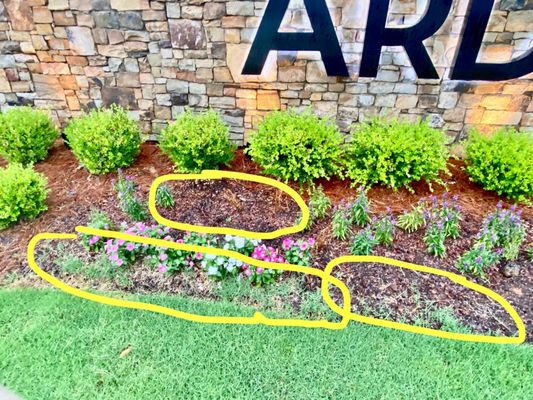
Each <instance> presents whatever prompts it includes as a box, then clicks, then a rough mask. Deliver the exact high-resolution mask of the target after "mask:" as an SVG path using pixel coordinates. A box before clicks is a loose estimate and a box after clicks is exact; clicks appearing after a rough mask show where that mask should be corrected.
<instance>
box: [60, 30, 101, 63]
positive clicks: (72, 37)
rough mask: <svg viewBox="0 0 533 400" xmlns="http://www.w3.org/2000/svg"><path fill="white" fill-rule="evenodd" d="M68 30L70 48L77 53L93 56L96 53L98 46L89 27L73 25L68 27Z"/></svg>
mask: <svg viewBox="0 0 533 400" xmlns="http://www.w3.org/2000/svg"><path fill="white" fill-rule="evenodd" d="M66 30H67V38H68V41H69V45H70V50H72V52H73V53H74V54H75V55H80V56H92V55H94V54H96V47H95V45H94V40H93V37H92V35H91V30H90V29H89V28H86V27H78V26H71V27H67V28H66Z"/></svg>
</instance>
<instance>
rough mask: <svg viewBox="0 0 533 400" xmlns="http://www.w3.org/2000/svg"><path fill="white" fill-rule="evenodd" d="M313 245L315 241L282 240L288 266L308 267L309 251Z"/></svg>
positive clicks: (310, 239)
mask: <svg viewBox="0 0 533 400" xmlns="http://www.w3.org/2000/svg"><path fill="white" fill-rule="evenodd" d="M314 245H315V239H313V238H309V239H308V240H304V239H299V240H296V241H294V240H292V239H285V240H283V243H282V245H281V246H282V247H283V250H284V251H285V259H286V260H287V262H288V263H289V264H293V265H301V266H309V264H310V263H311V249H312V248H313V246H314Z"/></svg>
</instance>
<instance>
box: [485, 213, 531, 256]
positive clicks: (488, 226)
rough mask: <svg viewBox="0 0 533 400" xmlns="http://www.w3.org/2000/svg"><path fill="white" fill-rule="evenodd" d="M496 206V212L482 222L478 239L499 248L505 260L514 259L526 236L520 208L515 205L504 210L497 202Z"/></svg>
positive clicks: (489, 245)
mask: <svg viewBox="0 0 533 400" xmlns="http://www.w3.org/2000/svg"><path fill="white" fill-rule="evenodd" d="M496 207H497V210H496V212H494V213H492V214H491V215H489V216H488V217H487V218H486V219H485V221H484V222H483V229H482V230H481V232H480V233H479V234H478V239H479V241H481V242H483V243H485V244H486V245H487V246H488V247H492V248H494V247H497V248H501V249H502V256H503V258H505V259H506V260H516V259H517V257H518V251H519V250H520V246H521V245H522V243H523V242H524V240H525V236H526V230H525V228H524V224H523V221H522V218H521V215H522V210H518V209H517V207H516V206H511V208H510V209H507V210H505V209H503V204H502V203H498V205H497V206H496Z"/></svg>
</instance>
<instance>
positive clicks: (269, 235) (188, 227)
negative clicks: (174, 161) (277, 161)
mask: <svg viewBox="0 0 533 400" xmlns="http://www.w3.org/2000/svg"><path fill="white" fill-rule="evenodd" d="M224 178H230V179H238V180H244V181H250V182H256V183H262V184H265V185H268V186H272V187H275V188H276V189H279V190H281V191H282V192H284V193H286V194H288V195H289V196H290V197H291V198H292V199H293V200H294V201H295V202H296V204H298V207H300V210H301V211H302V216H301V218H300V222H299V223H298V224H297V225H295V226H291V227H288V228H282V229H277V230H275V231H272V232H251V231H247V230H242V229H236V228H224V227H212V226H200V225H192V224H185V223H181V222H177V221H171V220H169V219H167V218H165V217H163V216H162V215H161V214H159V212H158V211H157V207H156V201H155V199H156V193H157V188H158V187H159V186H160V185H161V184H163V183H165V182H168V181H178V180H197V179H203V180H206V179H224ZM148 208H149V209H150V212H151V214H152V216H153V217H154V219H155V220H156V221H157V222H158V223H159V224H161V225H166V226H168V227H170V228H174V229H179V230H183V231H191V232H198V233H210V234H221V235H226V234H227V235H235V236H243V237H247V238H250V239H264V240H268V239H275V238H278V237H280V236H285V235H291V234H293V233H297V232H301V231H303V230H304V229H305V227H306V226H307V223H308V222H309V208H308V207H307V204H305V201H304V200H303V199H302V197H301V196H300V195H299V194H298V193H297V192H296V191H295V190H294V189H292V188H291V187H290V186H288V185H286V184H284V183H282V182H279V181H277V180H275V179H271V178H267V177H265V176H258V175H251V174H245V173H241V172H231V171H203V172H202V173H201V174H171V175H164V176H160V177H158V178H157V179H155V180H154V182H153V183H152V186H151V187H150V194H149V198H148Z"/></svg>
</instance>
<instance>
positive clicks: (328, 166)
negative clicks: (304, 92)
mask: <svg viewBox="0 0 533 400" xmlns="http://www.w3.org/2000/svg"><path fill="white" fill-rule="evenodd" d="M341 145H342V136H341V134H340V133H339V131H338V130H337V127H336V126H335V124H333V123H331V122H330V121H329V120H328V119H323V118H319V117H318V116H316V115H315V114H313V113H312V112H311V111H310V110H306V111H304V112H303V113H301V114H299V113H297V112H296V111H294V110H289V111H276V112H274V113H272V114H270V115H267V116H265V118H264V120H263V121H262V123H261V124H260V125H259V128H258V130H257V132H256V133H255V134H254V135H252V137H251V139H250V147H249V149H248V154H250V156H251V157H252V160H253V161H255V162H257V163H258V164H259V165H260V166H261V167H262V168H263V172H264V173H265V174H269V175H273V176H275V177H278V178H280V179H282V180H284V181H295V182H298V183H300V184H306V183H312V181H313V179H318V178H326V179H329V178H330V177H332V176H335V175H337V174H339V173H340V172H341V164H340V161H341V158H342V148H341Z"/></svg>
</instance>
